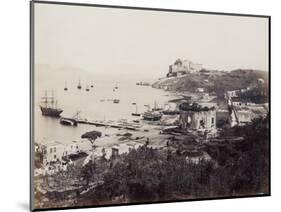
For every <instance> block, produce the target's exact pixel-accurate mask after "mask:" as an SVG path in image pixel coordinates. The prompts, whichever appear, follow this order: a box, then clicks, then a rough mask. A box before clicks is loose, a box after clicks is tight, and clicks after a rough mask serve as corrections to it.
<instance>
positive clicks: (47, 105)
mask: <svg viewBox="0 0 281 212" xmlns="http://www.w3.org/2000/svg"><path fill="white" fill-rule="evenodd" d="M42 99H43V101H42V103H43V104H41V105H40V109H41V112H42V115H43V116H51V117H60V114H61V113H62V112H63V110H62V109H60V108H58V107H57V101H55V99H54V92H53V91H52V96H50V97H49V96H48V94H47V91H46V92H45V96H44V97H42Z"/></svg>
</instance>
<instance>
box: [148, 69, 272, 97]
mask: <svg viewBox="0 0 281 212" xmlns="http://www.w3.org/2000/svg"><path fill="white" fill-rule="evenodd" d="M217 73H219V74H218V75H216V76H204V75H203V74H199V73H194V74H187V75H185V76H183V77H178V78H167V79H162V80H160V81H158V82H155V83H154V84H153V87H156V88H164V87H165V86H167V87H168V90H170V91H177V92H182V91H190V92H194V91H195V90H196V89H197V88H204V89H205V91H208V92H214V93H216V94H217V95H218V96H219V97H223V95H224V93H225V91H227V90H236V89H242V88H247V87H249V86H252V85H254V84H256V83H257V79H259V78H262V79H264V81H265V84H266V85H267V84H268V72H265V71H258V70H240V69H239V70H233V71H231V72H217Z"/></svg>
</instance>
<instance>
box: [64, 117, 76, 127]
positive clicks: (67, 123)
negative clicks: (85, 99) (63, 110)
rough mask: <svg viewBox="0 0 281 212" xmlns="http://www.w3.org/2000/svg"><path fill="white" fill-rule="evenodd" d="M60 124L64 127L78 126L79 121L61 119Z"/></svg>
mask: <svg viewBox="0 0 281 212" xmlns="http://www.w3.org/2000/svg"><path fill="white" fill-rule="evenodd" d="M60 124H62V125H67V126H77V121H76V120H74V119H73V120H72V119H68V118H63V117H62V118H60Z"/></svg>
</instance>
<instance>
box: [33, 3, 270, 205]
mask: <svg viewBox="0 0 281 212" xmlns="http://www.w3.org/2000/svg"><path fill="white" fill-rule="evenodd" d="M30 10H31V11H30V12H31V23H30V24H31V98H32V101H31V102H32V104H31V110H32V114H31V119H32V123H31V128H32V130H31V207H32V209H33V210H44V209H46V210H47V209H64V208H65V209H66V208H81V207H82V208H83V207H100V206H108V205H114V206H116V205H129V204H148V203H164V202H179V201H195V200H211V199H224V198H240V197H261V196H269V195H270V17H269V16H263V15H245V14H241V15H240V14H227V13H211V12H196V11H181V10H168V9H152V8H134V7H124V6H123V7H121V6H105V5H86V4H85V5H83V4H75V3H55V2H54V3H51V2H42V1H31V7H30Z"/></svg>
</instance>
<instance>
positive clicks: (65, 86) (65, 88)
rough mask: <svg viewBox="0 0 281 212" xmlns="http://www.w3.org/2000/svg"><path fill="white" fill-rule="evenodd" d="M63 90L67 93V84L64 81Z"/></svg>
mask: <svg viewBox="0 0 281 212" xmlns="http://www.w3.org/2000/svg"><path fill="white" fill-rule="evenodd" d="M63 90H65V91H67V90H68V88H67V82H66V81H65V85H64V89H63Z"/></svg>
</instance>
